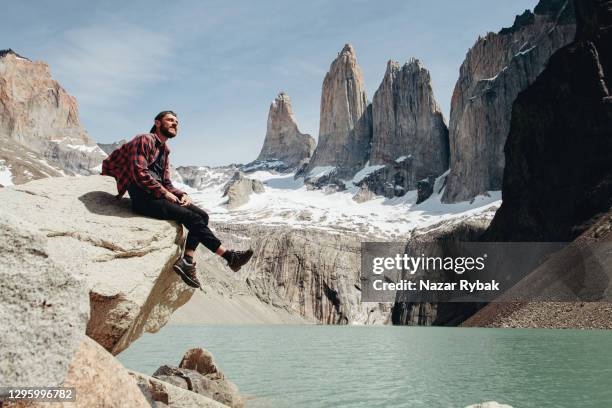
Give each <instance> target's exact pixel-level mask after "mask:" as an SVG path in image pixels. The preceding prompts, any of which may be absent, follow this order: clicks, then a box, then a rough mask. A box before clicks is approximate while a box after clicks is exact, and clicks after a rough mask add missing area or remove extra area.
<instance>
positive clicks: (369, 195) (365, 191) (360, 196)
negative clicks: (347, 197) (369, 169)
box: [353, 184, 376, 203]
mask: <svg viewBox="0 0 612 408" xmlns="http://www.w3.org/2000/svg"><path fill="white" fill-rule="evenodd" d="M374 197H376V194H374V193H373V192H371V191H370V189H369V188H368V185H367V184H363V185H362V186H361V187H359V191H357V192H356V193H355V195H354V196H353V200H355V201H356V202H358V203H365V202H366V201H370V200H371V199H373V198H374Z"/></svg>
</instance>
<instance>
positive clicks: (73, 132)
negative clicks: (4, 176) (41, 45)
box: [0, 50, 106, 174]
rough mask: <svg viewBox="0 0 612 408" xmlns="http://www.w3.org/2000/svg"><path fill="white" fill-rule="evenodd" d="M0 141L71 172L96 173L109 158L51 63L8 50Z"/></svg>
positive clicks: (0, 96)
mask: <svg viewBox="0 0 612 408" xmlns="http://www.w3.org/2000/svg"><path fill="white" fill-rule="evenodd" d="M0 140H1V141H2V142H3V144H4V143H5V142H7V141H10V142H9V143H11V144H13V143H17V144H19V145H22V146H23V147H24V148H26V149H28V150H30V151H32V152H34V153H36V154H37V155H38V156H40V157H41V158H43V159H45V160H47V161H49V162H50V163H51V164H52V165H56V166H58V167H60V168H61V169H64V170H66V171H67V172H69V173H76V174H92V173H95V172H96V169H95V168H96V167H97V166H98V165H100V164H101V162H102V160H103V159H104V158H105V157H106V154H105V153H104V152H103V151H102V150H101V149H100V148H99V147H98V146H97V145H96V144H95V143H94V141H93V140H92V139H90V138H89V136H87V133H86V131H85V129H83V127H82V126H81V124H80V122H79V115H78V108H77V104H76V100H75V99H74V98H73V97H72V96H70V95H68V93H67V92H66V91H65V90H64V89H63V88H62V87H61V86H60V84H59V83H57V81H55V80H53V79H52V78H51V74H50V72H49V67H48V66H47V65H46V64H45V63H42V62H32V61H30V60H28V59H26V58H23V57H21V56H19V55H17V54H15V53H14V52H12V51H10V50H9V51H3V52H1V53H0ZM26 170H27V168H26Z"/></svg>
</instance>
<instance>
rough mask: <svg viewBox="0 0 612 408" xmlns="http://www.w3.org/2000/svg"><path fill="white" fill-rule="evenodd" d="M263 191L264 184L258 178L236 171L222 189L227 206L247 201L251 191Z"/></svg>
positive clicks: (242, 203) (237, 205) (238, 204)
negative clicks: (248, 176)
mask: <svg viewBox="0 0 612 408" xmlns="http://www.w3.org/2000/svg"><path fill="white" fill-rule="evenodd" d="M263 192H264V185H263V184H262V182H261V181H259V180H252V179H250V178H247V177H244V175H243V174H242V173H241V172H239V171H237V172H236V173H234V175H233V176H232V178H231V180H230V181H229V182H228V183H227V184H226V185H225V187H224V189H223V197H227V203H226V204H225V205H226V207H227V208H230V209H231V208H237V207H240V206H241V205H244V204H246V203H247V202H248V201H249V196H250V195H251V194H253V193H256V194H261V193H263Z"/></svg>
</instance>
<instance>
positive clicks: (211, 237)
mask: <svg viewBox="0 0 612 408" xmlns="http://www.w3.org/2000/svg"><path fill="white" fill-rule="evenodd" d="M178 126H179V121H178V119H177V115H176V113H174V112H172V111H163V112H160V113H159V114H158V115H157V116H155V123H154V125H153V127H152V128H151V131H150V133H146V134H142V135H138V136H136V137H135V138H134V139H132V140H131V141H130V142H128V143H125V144H124V145H122V146H121V147H120V148H118V149H116V150H115V151H114V152H112V153H111V155H110V156H109V157H108V158H106V160H104V162H103V164H102V174H103V175H107V176H112V177H114V178H115V180H116V181H117V190H118V191H119V194H118V195H117V197H118V198H121V197H123V195H124V194H125V192H126V191H128V192H129V194H130V199H131V200H132V209H133V210H134V212H136V213H138V214H141V215H144V216H148V217H153V218H157V219H160V220H171V221H176V222H178V223H180V224H182V225H183V226H185V228H187V230H188V231H189V233H188V234H187V241H186V243H185V251H184V254H183V256H182V257H181V258H180V259H179V260H178V261H176V263H175V264H174V266H173V269H174V271H175V272H176V273H178V274H179V276H180V277H181V278H182V279H183V281H184V282H185V283H186V284H187V285H189V286H191V287H194V288H201V284H200V281H199V280H198V278H197V275H196V264H195V262H194V260H193V256H194V252H195V250H196V248H197V246H198V244H200V243H201V244H202V245H204V246H205V247H206V248H208V249H209V250H211V251H212V252H214V253H215V254H217V255H219V256H221V257H223V258H224V259H225V260H226V261H227V264H228V266H229V267H230V268H231V269H232V270H233V271H234V272H237V271H239V270H240V268H241V267H242V266H243V265H244V264H246V263H247V262H248V261H249V260H250V259H251V256H253V251H252V250H251V249H249V250H247V251H233V250H226V249H225V248H224V247H223V245H221V241H219V239H218V238H217V237H216V236H215V234H213V232H212V231H211V230H210V229H209V228H208V214H207V213H206V212H205V211H204V210H202V209H201V208H199V207H198V206H196V205H195V204H193V202H192V201H191V198H189V196H188V195H187V194H186V193H185V192H184V191H181V190H179V189H178V188H176V187H174V186H173V185H172V182H171V181H170V164H169V161H168V155H169V153H170V149H169V148H168V145H167V141H168V140H169V139H172V138H174V137H176V135H177V133H178Z"/></svg>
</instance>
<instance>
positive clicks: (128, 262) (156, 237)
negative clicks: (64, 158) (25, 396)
mask: <svg viewBox="0 0 612 408" xmlns="http://www.w3.org/2000/svg"><path fill="white" fill-rule="evenodd" d="M115 194H116V186H115V181H114V180H113V179H112V178H110V177H102V176H89V177H59V178H51V179H43V180H36V181H33V182H30V183H27V184H24V185H21V186H14V187H9V188H4V189H2V190H0V200H1V201H2V206H3V213H4V214H6V215H10V216H12V217H13V219H18V220H24V219H27V220H28V221H29V222H31V223H32V224H33V225H35V228H36V230H37V231H38V232H39V233H40V234H44V235H45V236H46V237H47V238H48V244H47V249H46V252H44V253H45V254H47V256H48V258H47V259H46V261H45V262H50V263H55V264H56V265H58V266H59V267H63V268H74V267H75V265H78V270H77V272H78V273H80V274H81V275H82V276H83V278H84V279H85V281H86V289H85V290H84V293H85V294H86V296H88V297H89V301H90V319H89V322H88V324H87V334H88V335H89V336H90V337H92V338H93V339H94V340H96V341H97V342H98V343H100V344H101V345H102V346H103V347H105V348H106V349H107V350H108V351H110V352H111V353H112V354H117V353H119V352H120V351H122V350H124V349H125V348H126V347H128V345H129V344H130V343H131V342H132V341H134V340H135V339H137V338H138V337H139V336H140V335H141V334H142V333H143V332H145V331H146V332H156V331H158V330H159V329H160V328H161V327H162V326H163V325H164V324H166V322H167V321H168V319H169V318H170V315H171V314H172V312H173V311H174V310H176V309H177V308H178V307H180V306H182V305H183V304H184V303H185V302H187V300H189V298H190V297H191V295H192V294H193V289H191V288H189V287H188V286H187V285H185V284H184V283H183V281H182V280H181V279H180V278H179V277H178V275H177V274H176V273H174V272H173V271H172V268H171V267H172V264H173V262H174V261H175V260H176V259H177V257H178V256H179V254H180V253H181V243H182V241H183V239H184V236H185V234H184V232H183V229H182V227H180V226H178V225H176V224H175V223H170V222H167V221H160V220H155V219H152V218H145V217H140V216H137V215H135V214H134V213H132V211H131V210H130V208H129V206H130V204H129V200H128V199H124V200H121V201H118V200H116V199H115V197H114V196H115ZM8 245H9V243H8V242H7V243H6V246H7V247H9V246H8ZM3 247H4V246H3ZM75 260H78V262H77V261H75ZM75 262H77V263H75ZM58 276H60V275H58ZM35 286H38V285H35ZM24 293H28V292H27V291H25V292H24ZM66 299H68V297H66ZM41 302H42V300H41ZM56 303H57V301H56ZM60 327H61V326H60Z"/></svg>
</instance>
